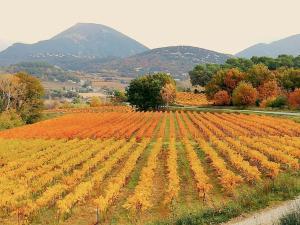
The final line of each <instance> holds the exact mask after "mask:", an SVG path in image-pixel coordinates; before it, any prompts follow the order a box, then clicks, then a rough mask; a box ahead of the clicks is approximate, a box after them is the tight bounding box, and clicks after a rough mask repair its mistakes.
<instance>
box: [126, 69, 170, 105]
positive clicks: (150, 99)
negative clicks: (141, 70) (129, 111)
mask: <svg viewBox="0 0 300 225" xmlns="http://www.w3.org/2000/svg"><path fill="white" fill-rule="evenodd" d="M168 83H170V84H173V85H174V86H175V81H174V80H173V78H172V77H171V76H170V75H168V74H166V73H157V74H153V75H145V76H141V77H138V78H136V79H134V80H132V81H131V82H130V85H129V86H128V88H127V90H126V95H127V97H128V102H129V103H130V104H131V105H133V106H135V107H137V108H138V109H139V110H148V109H157V108H158V107H160V106H162V105H165V102H164V101H163V99H162V96H161V90H162V88H163V87H164V86H165V85H166V84H168Z"/></svg>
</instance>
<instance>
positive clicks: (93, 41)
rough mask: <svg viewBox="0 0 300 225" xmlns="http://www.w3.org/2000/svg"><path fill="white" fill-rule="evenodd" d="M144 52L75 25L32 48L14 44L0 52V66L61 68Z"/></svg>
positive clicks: (113, 35)
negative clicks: (29, 63) (38, 64)
mask: <svg viewBox="0 0 300 225" xmlns="http://www.w3.org/2000/svg"><path fill="white" fill-rule="evenodd" d="M146 50H148V48H147V47H146V46H144V45H142V44H141V43H139V42H137V41H136V40H134V39H132V38H130V37H128V36H126V35H124V34H122V33H121V32H119V31H116V30H114V29H113V28H110V27H108V26H105V25H101V24H93V23H77V24H75V25H74V26H72V27H70V28H68V29H66V30H64V31H62V32H60V33H59V34H57V35H55V36H54V37H52V38H50V39H48V40H42V41H39V42H36V43H34V44H23V43H15V44H13V45H12V46H11V47H8V48H7V49H6V50H4V51H2V52H0V63H1V64H2V66H3V65H9V64H15V63H18V62H24V61H46V62H49V63H52V64H53V63H54V64H55V63H56V64H57V65H59V66H63V65H62V64H61V63H60V62H61V61H62V59H63V60H66V61H68V60H72V59H74V60H77V59H78V58H83V59H95V58H99V59H103V58H109V57H127V56H130V55H134V54H137V53H140V52H143V51H146Z"/></svg>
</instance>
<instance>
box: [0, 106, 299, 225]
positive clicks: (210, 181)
mask: <svg viewBox="0 0 300 225" xmlns="http://www.w3.org/2000/svg"><path fill="white" fill-rule="evenodd" d="M299 159H300V124H298V123H296V122H293V121H291V120H287V119H283V118H275V117H267V116H258V115H245V114H234V113H231V114H230V113H210V112H206V113H203V112H200V113H198V112H192V111H187V112H179V111H176V112H134V111H113V112H101V113H93V112H86V113H80V112H78V113H73V114H66V115H63V116H61V117H58V118H55V119H51V120H46V121H43V122H39V123H36V124H33V125H27V126H23V127H19V128H14V129H10V130H6V131H2V132H0V172H1V175H2V176H1V177H0V224H23V223H31V222H32V221H43V222H45V221H47V224H57V221H59V224H60V223H61V224H95V221H96V214H97V218H98V220H99V221H100V223H104V224H107V223H114V224H136V223H137V224H145V223H146V222H149V221H155V220H157V219H162V218H167V217H170V216H172V215H173V214H174V213H175V212H177V211H178V210H182V208H186V209H200V208H203V207H216V206H217V205H220V204H225V203H226V202H228V201H230V200H232V199H234V198H235V196H236V194H237V193H238V191H239V190H240V189H242V188H245V187H250V188H251V187H254V186H255V185H257V184H259V183H262V182H264V181H272V180H274V179H276V178H277V177H278V176H280V175H281V174H291V175H292V176H294V177H298V176H299V169H300V163H299ZM45 215H47V216H45ZM80 221H81V222H82V221H84V222H82V223H80ZM36 224H39V223H38V222H36ZM40 224H41V223H40ZM45 224H46V223H45Z"/></svg>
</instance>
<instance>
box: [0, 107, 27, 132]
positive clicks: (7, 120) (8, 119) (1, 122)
mask: <svg viewBox="0 0 300 225" xmlns="http://www.w3.org/2000/svg"><path fill="white" fill-rule="evenodd" d="M23 124H24V122H23V120H22V118H21V116H19V115H18V114H17V113H16V112H15V111H5V112H2V113H1V114H0V130H4V129H9V128H13V127H17V126H21V125H23Z"/></svg>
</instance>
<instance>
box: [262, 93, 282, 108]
mask: <svg viewBox="0 0 300 225" xmlns="http://www.w3.org/2000/svg"><path fill="white" fill-rule="evenodd" d="M285 105H287V97H286V96H284V95H280V96H278V97H276V98H275V99H272V101H270V102H268V103H267V107H272V108H282V107H284V106H285Z"/></svg>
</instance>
